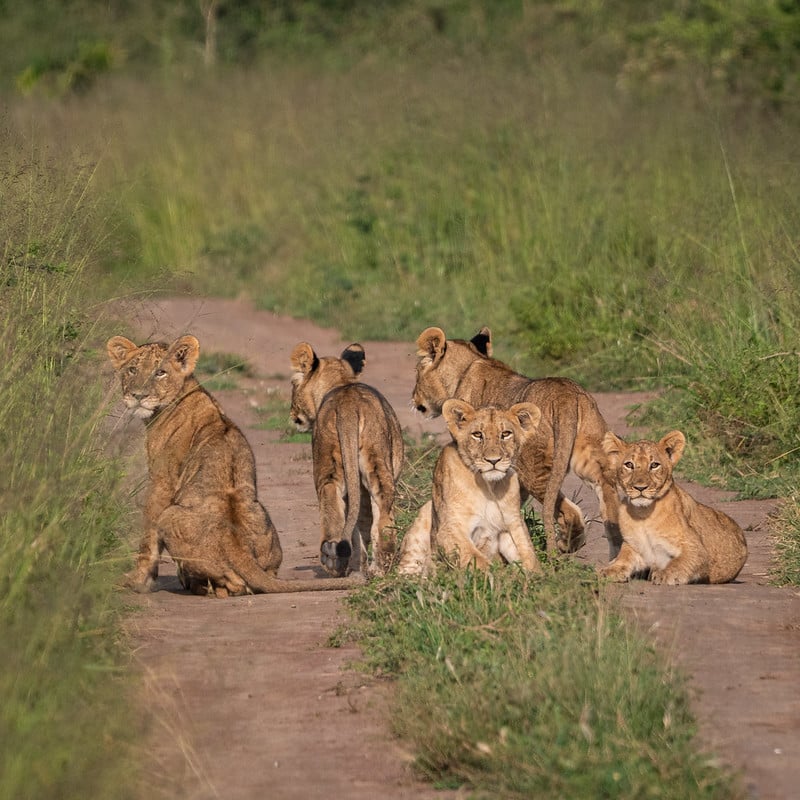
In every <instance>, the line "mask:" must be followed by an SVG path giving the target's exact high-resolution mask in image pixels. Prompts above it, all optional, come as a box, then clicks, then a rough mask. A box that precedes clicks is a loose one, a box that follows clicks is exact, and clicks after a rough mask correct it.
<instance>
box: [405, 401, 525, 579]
mask: <svg viewBox="0 0 800 800" xmlns="http://www.w3.org/2000/svg"><path fill="white" fill-rule="evenodd" d="M442 415H443V416H444V418H445V421H446V422H447V427H448V429H449V430H450V434H451V435H452V437H453V441H452V442H451V443H450V444H448V445H446V446H445V447H444V448H443V449H442V452H441V453H440V454H439V459H438V461H437V462H436V466H435V468H434V471H433V496H432V499H431V501H430V502H429V503H426V504H425V505H424V506H423V507H422V508H421V509H420V511H419V514H418V515H417V518H416V519H415V520H414V523H413V524H412V526H411V527H410V528H409V530H408V532H407V533H406V535H405V538H404V539H403V546H402V552H401V558H400V564H399V567H398V572H399V573H400V574H401V575H427V574H429V573H430V572H431V571H432V569H433V561H432V555H431V554H432V552H433V551H436V550H438V551H441V552H442V553H443V554H444V555H445V557H449V556H455V558H457V560H458V565H459V566H460V567H462V568H463V567H468V566H470V565H473V566H475V567H477V568H478V569H486V568H487V567H488V566H489V563H490V562H491V561H492V560H493V559H494V558H495V557H496V556H497V555H500V556H501V557H502V558H503V560H505V561H506V562H509V563H510V562H517V561H518V562H520V563H521V565H522V567H523V568H524V569H526V570H529V571H539V570H540V569H541V567H540V565H539V561H538V559H537V557H536V551H535V550H534V548H533V544H532V543H531V538H530V534H529V533H528V529H527V527H526V526H525V523H524V521H523V519H522V512H521V510H520V485H519V479H518V477H517V474H516V472H515V470H514V465H515V463H516V460H517V457H518V455H519V453H520V449H521V447H522V446H523V444H524V443H525V441H526V440H527V439H528V438H529V437H530V436H532V435H533V434H534V433H535V431H536V427H537V425H538V424H539V419H540V416H541V412H540V411H539V409H538V408H537V407H536V406H535V405H533V404H532V403H517V404H516V405H513V406H512V407H511V408H510V409H509V410H508V411H503V410H500V409H497V408H494V407H484V408H478V409H475V408H473V407H472V406H471V405H470V404H469V403H467V402H465V401H463V400H454V399H450V400H447V401H446V402H445V403H444V404H443V406H442Z"/></svg>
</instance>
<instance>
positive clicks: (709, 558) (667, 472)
mask: <svg viewBox="0 0 800 800" xmlns="http://www.w3.org/2000/svg"><path fill="white" fill-rule="evenodd" d="M685 445H686V438H685V437H684V435H683V434H682V433H681V432H680V431H672V433H668V434H667V435H666V436H664V438H663V439H661V441H659V442H650V441H641V442H633V443H631V444H627V443H625V442H624V441H622V439H620V438H619V437H617V436H615V435H614V434H613V433H611V432H610V431H609V432H608V433H607V434H606V435H605V438H604V439H603V449H604V450H605V452H606V453H607V454H608V458H609V465H610V467H611V468H612V469H613V470H615V473H616V485H617V489H618V490H619V493H620V498H621V501H622V502H621V508H620V517H619V524H620V530H621V532H622V539H623V543H622V548H621V549H620V551H619V554H618V555H617V557H616V558H615V559H614V560H613V561H612V562H611V563H610V564H609V565H608V566H607V567H604V568H603V569H601V570H600V573H601V574H602V575H604V576H605V577H607V578H610V579H611V580H615V581H626V580H628V579H629V578H630V577H631V576H633V575H634V574H636V573H642V572H645V571H647V570H649V571H650V580H651V581H652V582H653V583H664V584H671V585H675V584H681V583H727V582H728V581H732V580H733V579H734V578H735V577H736V576H737V575H738V574H739V572H740V570H741V569H742V567H743V566H744V562H745V561H746V559H747V542H746V541H745V537H744V533H743V531H742V529H741V528H740V527H739V526H738V525H737V524H736V523H735V522H734V521H733V520H732V519H731V518H730V517H729V516H728V515H727V514H723V513H722V512H721V511H717V510H715V509H713V508H709V507H708V506H705V505H703V504H702V503H698V502H697V501H696V500H694V499H693V498H692V497H691V496H690V495H688V494H687V493H686V492H685V491H684V490H683V489H681V488H680V487H679V486H677V485H676V484H675V483H674V482H673V479H672V468H673V467H674V466H675V464H677V463H678V461H679V459H680V457H681V455H682V454H683V449H684V447H685Z"/></svg>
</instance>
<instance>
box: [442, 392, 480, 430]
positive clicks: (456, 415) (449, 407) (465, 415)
mask: <svg viewBox="0 0 800 800" xmlns="http://www.w3.org/2000/svg"><path fill="white" fill-rule="evenodd" d="M442 416H443V417H444V421H445V422H446V423H447V427H448V429H449V430H450V433H451V434H452V436H453V438H454V439H455V437H456V433H457V432H458V431H460V430H461V429H462V428H463V427H464V426H465V425H467V424H468V423H469V422H471V421H472V420H473V419H474V418H475V409H474V408H473V407H472V406H471V405H470V404H469V403H467V402H466V401H464V400H456V399H455V398H453V397H451V398H450V399H449V400H445V401H444V403H443V404H442Z"/></svg>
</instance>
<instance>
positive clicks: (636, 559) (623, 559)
mask: <svg viewBox="0 0 800 800" xmlns="http://www.w3.org/2000/svg"><path fill="white" fill-rule="evenodd" d="M645 569H647V564H646V563H645V560H644V559H643V558H642V556H641V555H640V554H639V552H638V551H637V550H635V549H634V548H633V547H631V546H630V544H629V543H628V542H623V543H622V547H621V548H620V551H619V553H618V555H617V557H616V558H615V559H614V560H613V561H612V562H611V563H610V564H609V565H608V566H607V567H603V568H602V569H601V570H600V574H601V575H602V576H603V577H604V578H608V579H609V580H612V581H617V582H620V583H622V582H624V581H627V580H628V579H629V578H630V577H631V575H633V574H634V573H636V572H641V571H642V570H645Z"/></svg>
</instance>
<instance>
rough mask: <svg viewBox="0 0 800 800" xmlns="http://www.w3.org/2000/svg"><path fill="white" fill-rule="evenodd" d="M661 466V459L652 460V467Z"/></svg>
mask: <svg viewBox="0 0 800 800" xmlns="http://www.w3.org/2000/svg"><path fill="white" fill-rule="evenodd" d="M660 466H661V462H660V461H651V462H650V469H658V468H659V467H660Z"/></svg>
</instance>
